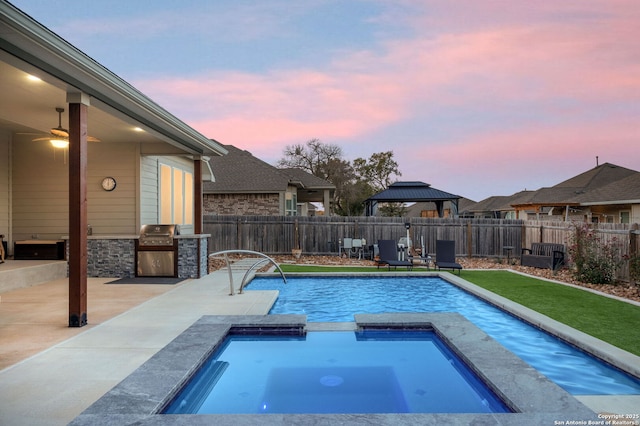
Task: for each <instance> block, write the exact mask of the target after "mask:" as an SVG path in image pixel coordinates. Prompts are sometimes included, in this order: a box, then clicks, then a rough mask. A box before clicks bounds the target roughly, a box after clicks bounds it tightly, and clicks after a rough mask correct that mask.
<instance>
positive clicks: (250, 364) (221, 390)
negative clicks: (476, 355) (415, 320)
mask: <svg viewBox="0 0 640 426" xmlns="http://www.w3.org/2000/svg"><path fill="white" fill-rule="evenodd" d="M505 412H509V410H508V409H507V407H506V406H505V405H504V404H503V403H502V402H501V401H500V400H499V399H498V398H497V397H496V396H495V395H494V394H493V393H492V392H491V391H490V390H489V389H488V388H487V387H486V386H485V385H484V384H483V383H482V382H481V381H480V380H479V379H478V378H477V377H476V376H475V375H474V374H473V373H472V372H471V371H470V370H469V369H468V368H467V366H466V365H465V364H464V363H462V362H461V361H460V360H459V359H458V358H457V357H456V356H455V355H454V354H453V353H452V352H451V351H450V350H449V349H448V348H447V347H446V345H444V344H443V343H442V342H441V341H440V339H438V338H437V336H436V335H435V334H434V333H433V332H428V331H404V330H403V331H364V332H358V333H356V332H337V331H329V332H318V331H315V332H309V333H307V335H306V337H290V336H286V337H283V336H244V335H241V336H238V335H233V336H230V337H228V338H227V340H226V342H225V345H224V346H223V347H222V348H221V349H220V350H218V351H216V353H214V356H212V357H211V358H210V359H209V360H208V361H207V363H206V364H205V365H204V366H203V368H202V369H201V370H200V371H199V372H198V373H197V374H196V376H195V377H194V378H193V379H192V380H191V382H190V383H189V384H188V385H187V386H186V387H185V388H184V389H183V391H182V392H181V393H180V394H179V395H178V396H177V397H176V398H175V399H174V401H173V403H172V404H171V405H170V406H169V407H168V408H167V409H166V410H165V411H164V413H165V414H187V413H191V414H225V413H226V414H231V413H234V414H239V413H242V414H257V413H288V414H291V413H505Z"/></svg>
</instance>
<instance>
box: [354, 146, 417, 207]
mask: <svg viewBox="0 0 640 426" xmlns="http://www.w3.org/2000/svg"><path fill="white" fill-rule="evenodd" d="M353 167H354V169H355V171H356V174H357V175H358V177H359V179H361V180H364V181H366V182H368V183H369V185H370V186H371V188H372V189H373V191H372V193H371V195H373V194H374V193H376V192H380V191H384V190H385V189H387V188H388V187H389V185H391V183H392V181H391V176H392V175H396V176H402V173H400V169H398V163H397V162H396V161H395V160H394V159H393V151H386V152H377V153H374V154H373V155H371V157H370V158H369V159H368V160H365V159H364V158H356V159H355V160H354V161H353ZM367 198H368V197H367ZM365 200H366V198H365ZM363 202H364V200H363ZM406 210H407V209H406V207H405V206H404V204H403V203H384V204H383V205H381V206H380V208H379V209H378V211H379V212H380V214H381V215H382V216H388V217H392V216H400V217H401V216H404V215H405V214H406Z"/></svg>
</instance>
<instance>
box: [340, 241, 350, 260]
mask: <svg viewBox="0 0 640 426" xmlns="http://www.w3.org/2000/svg"><path fill="white" fill-rule="evenodd" d="M352 248H353V238H343V239H342V247H340V252H339V254H340V256H342V253H344V254H346V255H347V257H351V249H352Z"/></svg>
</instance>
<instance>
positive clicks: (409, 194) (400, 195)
mask: <svg viewBox="0 0 640 426" xmlns="http://www.w3.org/2000/svg"><path fill="white" fill-rule="evenodd" d="M460 198H462V197H461V196H460V195H454V194H451V193H449V192H445V191H441V190H439V189H436V188H433V187H432V186H431V185H429V184H428V183H424V182H415V181H413V182H395V183H392V184H391V185H389V187H388V188H387V189H385V190H384V191H382V192H379V193H377V194H375V195H373V196H371V197H369V198H368V199H367V200H366V201H367V202H372V201H375V202H379V203H392V202H413V201H446V200H458V199H460Z"/></svg>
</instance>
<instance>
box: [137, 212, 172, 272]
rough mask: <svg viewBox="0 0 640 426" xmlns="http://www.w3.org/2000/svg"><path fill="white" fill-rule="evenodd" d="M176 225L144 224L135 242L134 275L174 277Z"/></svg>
mask: <svg viewBox="0 0 640 426" xmlns="http://www.w3.org/2000/svg"><path fill="white" fill-rule="evenodd" d="M179 234H180V231H179V228H178V225H159V224H156V225H144V226H142V228H141V229H140V237H139V238H138V241H137V244H136V266H137V267H136V275H137V276H139V277H176V276H177V270H178V268H177V265H176V263H177V260H178V242H177V240H176V239H175V238H174V237H175V236H176V235H179Z"/></svg>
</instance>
